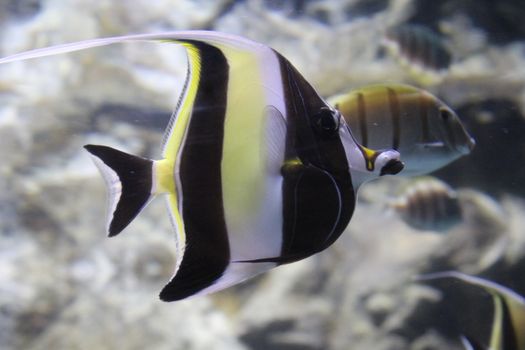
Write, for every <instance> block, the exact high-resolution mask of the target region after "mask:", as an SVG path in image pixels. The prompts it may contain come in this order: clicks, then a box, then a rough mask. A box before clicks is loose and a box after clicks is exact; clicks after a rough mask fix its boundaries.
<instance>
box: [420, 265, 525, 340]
mask: <svg viewBox="0 0 525 350" xmlns="http://www.w3.org/2000/svg"><path fill="white" fill-rule="evenodd" d="M441 278H455V279H458V280H460V281H462V282H465V283H467V284H470V285H473V286H478V287H481V288H483V289H484V290H485V291H486V292H487V293H489V294H490V295H492V300H493V303H494V315H493V321H492V331H491V334H490V340H489V346H488V347H485V346H483V345H482V344H481V343H480V342H479V341H478V340H476V339H473V338H471V337H467V336H462V338H461V341H462V343H463V345H464V347H465V349H467V350H525V298H523V297H522V296H521V295H519V294H517V293H516V292H514V291H513V290H511V289H509V288H507V287H504V286H502V285H500V284H498V283H495V282H492V281H488V280H486V279H483V278H479V277H474V276H469V275H466V274H464V273H461V272H457V271H447V272H438V273H432V274H428V275H423V276H421V277H419V278H418V280H435V279H441Z"/></svg>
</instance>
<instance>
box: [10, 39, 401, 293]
mask: <svg viewBox="0 0 525 350" xmlns="http://www.w3.org/2000/svg"><path fill="white" fill-rule="evenodd" d="M136 40H147V41H162V42H165V43H176V44H180V45H183V46H184V47H185V48H186V51H187V55H188V73H187V77H186V81H185V84H184V88H183V91H182V93H181V97H180V100H179V102H178V104H177V107H176V110H175V112H174V113H173V116H172V119H171V120H170V122H169V125H168V128H167V130H166V133H165V137H164V140H163V147H162V149H163V152H162V156H163V159H161V160H150V159H145V158H141V157H138V156H135V155H131V154H127V153H124V152H122V151H119V150H116V149H113V148H111V147H108V146H101V145H86V146H85V148H86V150H87V151H88V152H89V153H90V154H91V155H92V158H93V160H94V162H95V164H96V165H97V166H98V168H99V170H100V172H101V174H102V175H103V178H104V180H105V182H106V185H107V189H108V197H109V205H108V214H107V217H108V220H107V229H108V233H109V236H115V235H117V234H119V233H120V232H121V231H122V230H124V229H125V228H126V227H127V226H128V225H129V223H130V222H131V221H132V220H133V219H134V218H135V217H136V216H137V215H138V214H139V213H140V211H141V210H142V209H143V208H144V207H145V206H146V205H147V204H148V203H149V202H150V201H151V200H152V199H153V198H154V197H155V196H157V195H161V194H163V195H165V196H166V198H167V202H168V208H169V215H170V218H171V221H172V223H173V226H174V228H175V231H176V237H175V238H176V252H177V256H176V266H175V273H174V276H173V278H172V279H171V281H170V282H169V283H168V284H167V285H166V286H165V287H164V289H163V290H162V291H161V293H160V298H161V299H162V300H164V301H174V300H180V299H184V298H187V297H190V296H193V295H196V294H206V293H211V292H215V291H218V290H221V289H224V288H227V287H229V286H231V285H234V284H236V283H239V282H241V281H243V280H245V279H247V278H249V277H252V276H254V275H256V274H259V273H261V272H264V271H267V270H269V269H271V268H273V267H275V266H278V265H281V264H286V263H291V262H294V261H298V260H301V259H304V258H307V257H309V256H311V255H313V254H316V253H318V252H320V251H322V250H324V249H326V248H327V247H329V246H330V245H331V244H332V243H334V242H335V241H336V240H337V238H338V237H339V236H340V235H341V234H342V233H343V231H344V229H345V228H346V226H347V225H348V223H349V221H350V218H351V217H352V214H353V211H354V207H355V204H356V191H357V189H358V188H359V186H360V185H361V184H362V183H363V182H365V181H368V180H371V179H374V178H377V177H378V176H381V175H386V174H396V173H398V172H400V171H401V170H402V169H403V163H402V162H401V161H400V159H399V157H400V156H399V152H397V151H395V150H392V149H386V150H381V151H374V150H371V149H368V148H366V147H363V146H362V145H360V144H359V143H358V142H356V140H355V139H354V137H353V135H352V133H351V130H350V128H349V126H348V125H347V123H346V121H345V120H344V119H343V118H342V116H341V114H340V113H339V112H338V111H337V110H335V109H334V108H332V107H331V106H330V105H329V104H327V103H326V102H325V101H324V100H323V99H322V98H321V97H320V96H319V95H318V94H317V92H316V91H315V90H314V88H313V87H312V86H311V85H310V84H309V83H308V82H307V81H306V80H305V79H304V78H303V77H302V75H301V74H300V73H299V72H298V71H297V70H296V69H295V68H294V67H293V66H292V64H291V63H290V62H289V61H288V60H287V59H286V58H284V57H283V56H282V55H280V54H279V53H277V52H276V51H275V50H273V49H271V48H269V47H267V46H265V45H262V44H259V43H256V42H254V41H251V40H248V39H245V38H242V37H238V36H234V35H228V34H223V33H218V32H208V31H186V32H171V33H162V34H152V35H147V34H146V35H132V36H124V37H114V38H104V39H94V40H88V41H84V42H78V43H72V44H65V45H59V46H55V47H51V48H44V49H38V50H33V51H29V52H26V53H21V54H16V55H13V56H10V57H6V58H3V59H0V64H1V63H7V62H12V61H19V60H24V59H29V58H36V57H42V56H49V55H54V54H59V53H66V52H72V51H77V50H82V49H87V48H91V47H97V46H103V45H109V44H114V43H121V42H127V41H136Z"/></svg>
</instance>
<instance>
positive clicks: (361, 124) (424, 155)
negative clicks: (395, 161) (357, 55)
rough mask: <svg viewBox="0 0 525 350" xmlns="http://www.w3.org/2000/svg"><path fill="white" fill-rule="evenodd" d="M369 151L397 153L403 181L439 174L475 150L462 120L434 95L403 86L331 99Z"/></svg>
mask: <svg viewBox="0 0 525 350" xmlns="http://www.w3.org/2000/svg"><path fill="white" fill-rule="evenodd" d="M328 102H329V103H330V104H332V105H333V106H335V108H336V109H338V110H339V111H340V112H341V114H342V115H343V117H344V119H345V121H346V122H347V124H348V125H349V126H350V128H351V129H352V132H353V134H354V136H355V138H356V139H357V141H358V142H359V143H360V144H362V145H363V146H365V147H368V148H371V149H374V150H378V149H390V148H391V149H395V150H397V151H399V152H400V153H401V155H402V158H403V162H405V169H404V170H403V172H402V175H405V176H414V175H421V174H426V173H429V172H432V171H434V170H437V169H439V168H441V167H443V166H445V165H447V164H448V163H450V162H452V161H454V160H455V159H457V158H459V157H460V156H462V155H466V154H468V153H470V151H471V150H472V149H473V148H474V145H475V142H474V139H473V138H472V137H471V136H470V135H469V134H468V133H467V131H466V130H465V128H464V126H463V124H462V123H461V121H460V119H459V117H458V116H457V115H456V113H454V111H452V109H451V108H450V107H448V106H447V105H446V104H445V103H444V102H442V101H441V100H439V99H438V98H437V97H435V96H434V95H432V94H430V93H429V92H427V91H425V90H422V89H419V88H416V87H413V86H410V85H404V84H377V85H370V86H365V87H362V88H358V89H354V90H350V91H349V92H347V93H345V94H341V95H337V96H333V97H331V98H329V99H328Z"/></svg>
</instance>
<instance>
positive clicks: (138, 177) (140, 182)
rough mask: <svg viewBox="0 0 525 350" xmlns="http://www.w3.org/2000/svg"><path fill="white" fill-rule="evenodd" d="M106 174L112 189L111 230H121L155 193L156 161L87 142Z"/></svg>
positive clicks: (108, 228) (98, 164) (105, 176)
mask: <svg viewBox="0 0 525 350" xmlns="http://www.w3.org/2000/svg"><path fill="white" fill-rule="evenodd" d="M84 148H85V149H86V150H87V151H88V152H89V153H91V155H92V158H93V161H94V162H95V165H96V166H97V167H98V169H99V170H100V173H101V174H102V176H103V177H104V181H105V182H106V186H107V191H108V192H107V193H108V210H107V230H108V234H109V236H110V237H112V236H116V235H117V234H119V233H120V232H121V231H122V230H124V228H126V226H128V224H129V223H130V222H131V221H133V219H134V218H135V217H136V216H137V215H138V214H139V213H140V211H141V210H142V209H143V208H144V207H145V206H146V205H147V204H148V202H149V200H150V198H151V197H152V186H153V178H152V173H153V161H152V160H150V159H145V158H141V157H137V156H134V155H131V154H128V153H124V152H121V151H118V150H116V149H114V148H111V147H107V146H98V145H86V146H84Z"/></svg>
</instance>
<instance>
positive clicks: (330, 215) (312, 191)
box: [260, 53, 355, 263]
mask: <svg viewBox="0 0 525 350" xmlns="http://www.w3.org/2000/svg"><path fill="white" fill-rule="evenodd" d="M277 57H278V58H279V63H280V68H281V76H282V79H283V91H284V97H285V101H286V114H287V126H288V129H287V135H286V148H285V160H286V161H285V165H284V166H283V167H282V169H281V172H282V175H283V180H284V181H283V188H282V196H283V242H282V247H281V254H280V256H281V257H282V258H281V259H279V260H277V261H276V262H277V263H288V262H292V261H296V260H300V259H303V258H305V257H308V256H310V255H312V254H315V253H317V252H319V251H321V250H323V249H325V248H327V247H328V246H329V245H331V244H332V243H333V242H334V241H335V240H336V239H337V238H338V237H339V236H340V235H341V233H342V232H343V230H344V229H345V228H346V226H347V224H348V222H349V221H350V218H351V216H352V214H353V211H354V206H355V194H354V188H353V186H352V179H351V176H350V171H349V167H348V162H347V159H346V153H345V150H344V146H343V144H342V142H341V139H340V136H339V130H338V128H337V129H336V130H335V131H334V132H333V133H332V134H327V133H324V132H323V133H319V132H317V130H316V128H317V127H318V125H317V121H316V118H317V117H318V116H319V115H320V114H321V115H322V116H323V117H325V118H328V117H329V116H330V115H332V116H333V117H334V118H336V119H337V118H340V117H341V116H340V115H339V114H338V113H337V112H335V111H332V110H331V109H330V108H329V107H328V106H327V105H326V104H325V102H324V101H323V100H322V99H321V98H320V97H319V95H318V94H317V92H316V91H315V90H314V89H313V88H312V86H311V85H310V84H309V83H308V82H307V81H306V80H305V79H304V78H303V77H302V76H301V74H300V73H299V72H298V71H297V70H296V69H295V68H294V67H293V66H292V65H291V64H290V63H289V62H288V61H287V60H286V59H285V58H284V57H282V56H281V55H279V54H278V53H277ZM336 122H337V121H336ZM270 259H272V261H274V260H273V258H270ZM264 260H265V259H263V260H260V261H261V262H262V261H264Z"/></svg>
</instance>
